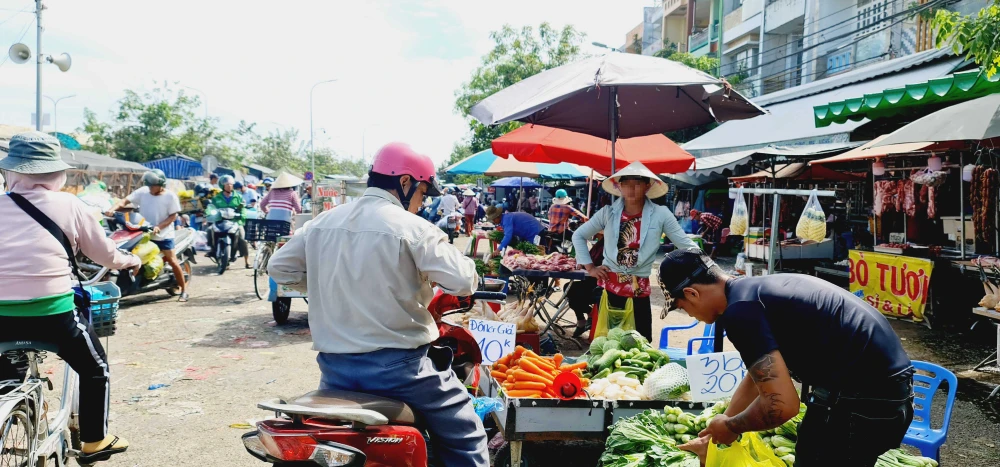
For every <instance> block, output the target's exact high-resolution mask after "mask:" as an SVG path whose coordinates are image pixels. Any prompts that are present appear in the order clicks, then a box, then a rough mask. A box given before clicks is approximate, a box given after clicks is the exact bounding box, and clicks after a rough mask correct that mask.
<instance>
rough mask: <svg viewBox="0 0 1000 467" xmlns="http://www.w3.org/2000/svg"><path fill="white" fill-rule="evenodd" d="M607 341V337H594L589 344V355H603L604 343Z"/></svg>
mask: <svg viewBox="0 0 1000 467" xmlns="http://www.w3.org/2000/svg"><path fill="white" fill-rule="evenodd" d="M607 341H608V338H607V337H604V336H600V337H595V338H594V341H593V342H591V343H590V353H591V354H594V355H604V343H605V342H607Z"/></svg>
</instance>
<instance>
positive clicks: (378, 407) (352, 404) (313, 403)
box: [289, 390, 417, 425]
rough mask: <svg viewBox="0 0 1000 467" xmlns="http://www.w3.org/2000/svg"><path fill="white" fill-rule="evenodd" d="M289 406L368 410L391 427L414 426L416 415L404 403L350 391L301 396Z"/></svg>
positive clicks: (329, 391)
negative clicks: (383, 419)
mask: <svg viewBox="0 0 1000 467" xmlns="http://www.w3.org/2000/svg"><path fill="white" fill-rule="evenodd" d="M289 404H292V405H298V406H301V407H307V408H314V409H351V410H357V409H362V410H370V411H373V412H376V413H379V414H381V415H382V416H384V417H385V418H386V419H388V421H389V424H392V425H415V424H416V423H417V417H416V414H415V413H414V412H413V409H411V408H410V406H408V405H406V403H405V402H401V401H397V400H394V399H389V398H387V397H379V396H374V395H371V394H364V393H360V392H352V391H338V390H319V391H312V392H310V393H306V394H303V395H302V396H299V398H297V399H295V400H293V401H290V402H289Z"/></svg>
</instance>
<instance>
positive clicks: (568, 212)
mask: <svg viewBox="0 0 1000 467" xmlns="http://www.w3.org/2000/svg"><path fill="white" fill-rule="evenodd" d="M573 217H580V218H582V217H585V216H584V215H583V213H581V212H580V211H577V210H576V209H574V208H573V207H572V206H569V205H566V204H553V205H552V206H551V207H550V208H549V232H552V233H563V232H565V231H566V227H567V226H568V225H569V220H570V219H572V218H573Z"/></svg>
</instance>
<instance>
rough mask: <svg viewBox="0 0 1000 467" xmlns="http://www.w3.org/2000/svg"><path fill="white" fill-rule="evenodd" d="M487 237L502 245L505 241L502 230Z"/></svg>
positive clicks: (491, 232)
mask: <svg viewBox="0 0 1000 467" xmlns="http://www.w3.org/2000/svg"><path fill="white" fill-rule="evenodd" d="M486 236H487V237H489V239H490V240H493V241H494V242H496V243H500V242H502V241H503V231H501V230H493V231H490V233H489V234H488V235H486Z"/></svg>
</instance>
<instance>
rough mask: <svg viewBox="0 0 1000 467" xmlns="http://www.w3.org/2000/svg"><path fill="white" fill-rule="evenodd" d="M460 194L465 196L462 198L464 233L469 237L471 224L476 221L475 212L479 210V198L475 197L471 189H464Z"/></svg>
mask: <svg viewBox="0 0 1000 467" xmlns="http://www.w3.org/2000/svg"><path fill="white" fill-rule="evenodd" d="M462 196H464V197H465V199H463V200H462V211H463V214H465V234H466V235H468V236H470V237H471V236H472V224H475V223H476V212H477V211H479V200H478V199H476V193H475V192H473V191H472V190H465V191H464V192H463V193H462ZM473 241H475V240H473Z"/></svg>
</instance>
